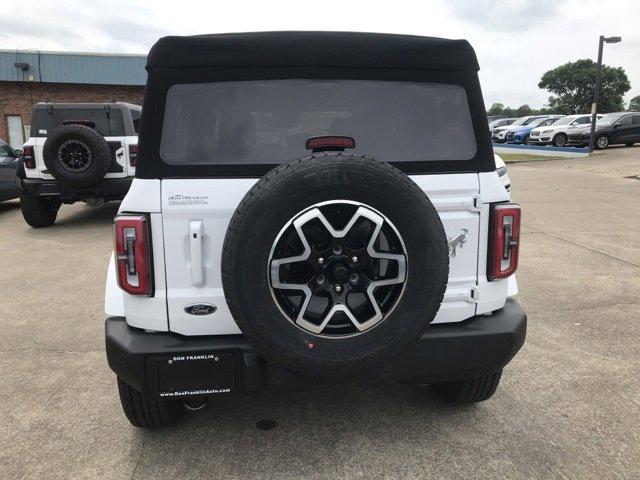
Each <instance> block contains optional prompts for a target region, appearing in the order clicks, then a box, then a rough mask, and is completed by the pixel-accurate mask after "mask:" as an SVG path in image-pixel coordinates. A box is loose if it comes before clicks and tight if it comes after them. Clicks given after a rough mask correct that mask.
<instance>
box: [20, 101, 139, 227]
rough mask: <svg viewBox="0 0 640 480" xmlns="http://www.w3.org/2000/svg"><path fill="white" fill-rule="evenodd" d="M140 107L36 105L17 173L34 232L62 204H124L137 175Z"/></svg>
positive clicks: (23, 205) (25, 211)
mask: <svg viewBox="0 0 640 480" xmlns="http://www.w3.org/2000/svg"><path fill="white" fill-rule="evenodd" d="M140 113H141V108H140V107H139V106H138V105H132V104H130V103H124V102H117V103H37V104H36V105H34V107H33V112H32V114H31V132H30V136H29V140H27V142H26V143H25V144H24V147H23V152H22V156H21V161H20V165H19V166H18V170H17V177H18V188H19V189H20V190H21V193H20V208H21V210H22V215H23V217H24V219H25V220H26V222H27V223H28V224H29V225H31V226H32V227H34V228H42V227H49V226H51V225H53V224H54V222H55V221H56V217H57V215H58V209H59V208H60V205H61V204H63V203H67V204H71V203H75V202H78V201H86V202H87V203H90V204H101V203H104V202H105V201H110V200H122V199H123V198H124V196H125V195H126V194H127V190H128V189H129V186H130V185H131V181H132V180H133V176H134V174H135V171H136V160H137V148H138V127H139V125H140Z"/></svg>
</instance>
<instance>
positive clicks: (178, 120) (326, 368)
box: [105, 32, 526, 428]
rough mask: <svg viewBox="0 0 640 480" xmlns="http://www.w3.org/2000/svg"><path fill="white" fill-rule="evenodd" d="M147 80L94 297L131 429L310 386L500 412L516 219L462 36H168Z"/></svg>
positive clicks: (522, 325) (510, 341)
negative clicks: (391, 388) (417, 388)
mask: <svg viewBox="0 0 640 480" xmlns="http://www.w3.org/2000/svg"><path fill="white" fill-rule="evenodd" d="M147 70H148V81H147V88H146V92H145V99H144V104H143V108H144V113H145V114H144V117H143V118H142V122H141V126H140V142H139V158H138V166H137V170H136V177H135V179H134V181H133V183H132V185H131V189H130V190H129V193H128V194H127V196H126V197H125V199H124V201H123V202H122V204H121V206H120V210H119V213H118V216H117V217H116V218H115V220H114V237H115V238H114V241H115V251H114V254H113V257H112V259H111V263H110V265H109V271H108V278H107V285H106V301H105V304H106V305H105V307H106V313H107V315H108V318H107V320H106V350H107V359H108V362H109V366H110V367H111V369H112V370H113V371H114V372H115V374H116V375H117V381H118V388H119V392H120V399H121V402H122V407H123V409H124V412H125V414H126V416H127V418H128V419H129V421H130V422H131V423H132V424H133V425H135V426H138V427H146V428H152V427H159V426H164V425H168V424H170V423H172V422H174V421H175V420H176V419H177V418H178V416H179V414H180V413H181V411H182V410H183V406H185V405H186V406H187V407H190V408H192V409H195V408H198V407H200V406H202V405H204V403H205V401H206V399H207V398H208V397H211V396H214V395H233V394H241V393H248V392H254V391H258V390H260V389H269V388H272V389H295V388H304V387H305V386H309V385H314V384H318V383H330V382H354V381H363V382H376V381H383V382H400V383H405V384H414V385H425V386H431V387H432V388H434V389H435V391H436V392H437V393H438V394H440V395H441V396H442V397H443V398H444V399H446V400H448V401H451V402H453V403H470V402H479V401H482V400H486V399H488V398H489V397H491V395H493V393H494V392H495V390H496V387H497V386H498V382H499V380H500V376H501V374H502V370H503V367H504V366H505V365H506V364H507V363H508V362H509V361H510V360H511V359H512V358H513V357H514V355H515V354H516V352H517V351H518V350H519V349H520V347H521V346H522V344H523V342H524V338H525V332H526V315H525V314H524V312H523V311H522V309H521V308H520V306H519V305H518V304H517V302H516V301H515V300H514V299H513V298H512V297H513V296H514V295H515V294H516V293H517V286H516V280H515V276H514V272H515V270H516V268H517V265H518V249H519V240H520V238H519V237H520V208H519V206H518V205H516V204H514V203H511V201H510V198H509V193H508V192H507V191H506V190H505V188H504V187H503V185H502V184H501V183H500V181H499V179H498V174H497V173H496V165H495V161H494V157H493V152H492V147H491V142H490V140H489V131H488V127H487V122H486V115H485V108H484V102H483V99H482V94H481V91H480V84H479V82H478V76H477V70H478V64H477V60H476V56H475V53H474V51H473V49H472V48H471V46H470V45H469V44H468V43H467V42H466V41H464V40H446V39H440V38H426V37H414V36H402V35H379V34H366V33H336V32H278V33H248V34H230V35H205V36H194V37H166V38H163V39H161V40H159V41H158V42H157V43H156V45H155V46H154V47H153V48H152V50H151V52H150V54H149V56H148V60H147Z"/></svg>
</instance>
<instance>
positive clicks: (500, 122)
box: [489, 118, 518, 134]
mask: <svg viewBox="0 0 640 480" xmlns="http://www.w3.org/2000/svg"><path fill="white" fill-rule="evenodd" d="M516 120H518V119H517V118H500V119H498V120H494V121H492V122H489V132H490V133H491V134H493V131H494V130H495V129H496V128H498V127H506V126H507V125H511V124H512V123H513V122H515V121H516Z"/></svg>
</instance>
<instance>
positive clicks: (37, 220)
mask: <svg viewBox="0 0 640 480" xmlns="http://www.w3.org/2000/svg"><path fill="white" fill-rule="evenodd" d="M59 209H60V202H59V201H56V200H50V199H48V198H44V197H37V196H35V195H30V194H28V193H22V194H21V195H20V210H21V211H22V216H23V217H24V219H25V221H26V222H27V223H28V224H29V225H31V226H32V227H33V228H44V227H50V226H51V225H53V224H54V222H55V221H56V217H57V216H58V210H59Z"/></svg>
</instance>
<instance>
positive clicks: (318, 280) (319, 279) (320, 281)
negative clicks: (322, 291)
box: [316, 274, 325, 285]
mask: <svg viewBox="0 0 640 480" xmlns="http://www.w3.org/2000/svg"><path fill="white" fill-rule="evenodd" d="M324 282H325V278H324V275H322V274H320V275H318V276H317V277H316V283H317V284H318V285H324Z"/></svg>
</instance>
